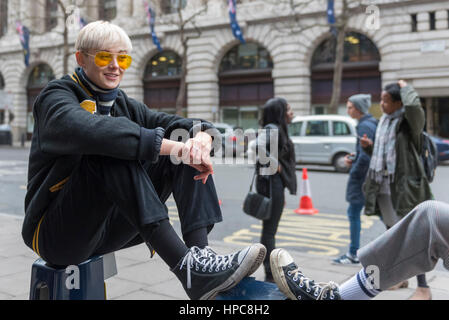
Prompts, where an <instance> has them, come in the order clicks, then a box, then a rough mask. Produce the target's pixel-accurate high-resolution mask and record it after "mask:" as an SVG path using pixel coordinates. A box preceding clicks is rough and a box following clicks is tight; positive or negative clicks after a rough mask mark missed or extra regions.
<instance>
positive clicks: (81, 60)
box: [75, 51, 86, 67]
mask: <svg viewBox="0 0 449 320" xmlns="http://www.w3.org/2000/svg"><path fill="white" fill-rule="evenodd" d="M75 58H76V62H77V63H78V65H79V66H80V67H85V66H86V63H85V61H84V58H85V56H84V54H83V53H82V52H81V51H77V52H76V53H75Z"/></svg>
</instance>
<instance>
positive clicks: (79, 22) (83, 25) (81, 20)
mask: <svg viewBox="0 0 449 320" xmlns="http://www.w3.org/2000/svg"><path fill="white" fill-rule="evenodd" d="M86 24H87V22H86V20H84V18H83V17H81V15H78V25H79V26H80V29H82V28H84V27H85V26H86Z"/></svg>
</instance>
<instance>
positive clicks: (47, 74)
mask: <svg viewBox="0 0 449 320" xmlns="http://www.w3.org/2000/svg"><path fill="white" fill-rule="evenodd" d="M54 78H55V76H54V74H53V70H52V69H51V68H50V66H49V65H48V64H45V63H41V64H39V65H37V66H36V67H34V69H33V70H31V73H30V75H29V76H28V84H27V96H28V112H27V138H28V139H31V135H32V133H33V128H34V119H33V104H34V101H35V100H36V98H37V96H38V95H39V93H40V92H41V90H42V89H43V88H44V87H45V86H46V85H47V83H48V82H49V81H51V80H53V79H54Z"/></svg>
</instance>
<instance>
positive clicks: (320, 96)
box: [311, 32, 382, 114]
mask: <svg viewBox="0 0 449 320" xmlns="http://www.w3.org/2000/svg"><path fill="white" fill-rule="evenodd" d="M336 45H337V44H336V40H335V37H330V38H329V39H327V40H325V41H323V42H322V43H321V44H320V45H319V46H318V47H317V49H316V50H315V52H314V54H313V57H312V63H311V71H312V76H311V84H312V88H311V89H312V109H311V111H314V112H315V114H322V113H325V112H324V110H323V108H322V106H323V105H324V106H326V105H327V104H328V103H329V102H330V100H331V96H332V91H333V76H334V66H335V56H336ZM379 62H380V54H379V51H378V49H377V48H376V46H375V44H374V43H373V42H372V41H371V40H370V39H369V38H368V37H366V36H364V35H362V34H359V33H356V32H349V33H347V34H346V37H345V44H344V54H343V73H342V81H341V96H340V101H339V103H340V104H342V106H343V107H342V108H344V104H345V102H346V100H347V99H348V98H349V97H350V96H351V95H353V94H355V93H361V92H363V93H369V94H371V95H372V100H373V101H374V102H376V101H380V93H381V91H382V90H381V77H380V71H379Z"/></svg>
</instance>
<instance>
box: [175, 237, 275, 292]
mask: <svg viewBox="0 0 449 320" xmlns="http://www.w3.org/2000/svg"><path fill="white" fill-rule="evenodd" d="M265 254H266V249H265V247H264V246H263V245H261V244H253V245H251V246H249V247H246V248H245V249H243V250H240V251H237V252H234V253H231V254H228V255H218V254H215V252H214V251H212V250H211V249H210V248H205V249H200V248H198V247H192V248H190V250H189V251H188V252H187V254H186V255H185V256H184V258H183V259H181V261H180V262H179V263H178V264H177V265H176V267H174V268H173V269H172V270H171V271H173V272H174V273H175V275H176V276H177V277H178V279H179V280H180V281H181V283H182V285H183V287H184V290H185V291H186V293H187V295H188V296H189V298H190V299H192V300H197V299H199V300H211V299H214V298H215V296H216V295H217V294H218V293H220V292H223V291H226V290H229V289H231V288H232V287H234V286H235V285H237V284H238V283H239V282H240V280H242V279H243V278H244V277H246V276H247V275H248V272H249V271H251V270H252V269H257V268H256V267H255V265H256V264H258V266H259V265H260V264H261V263H262V261H263V259H264V258H265ZM258 266H257V267H258Z"/></svg>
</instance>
